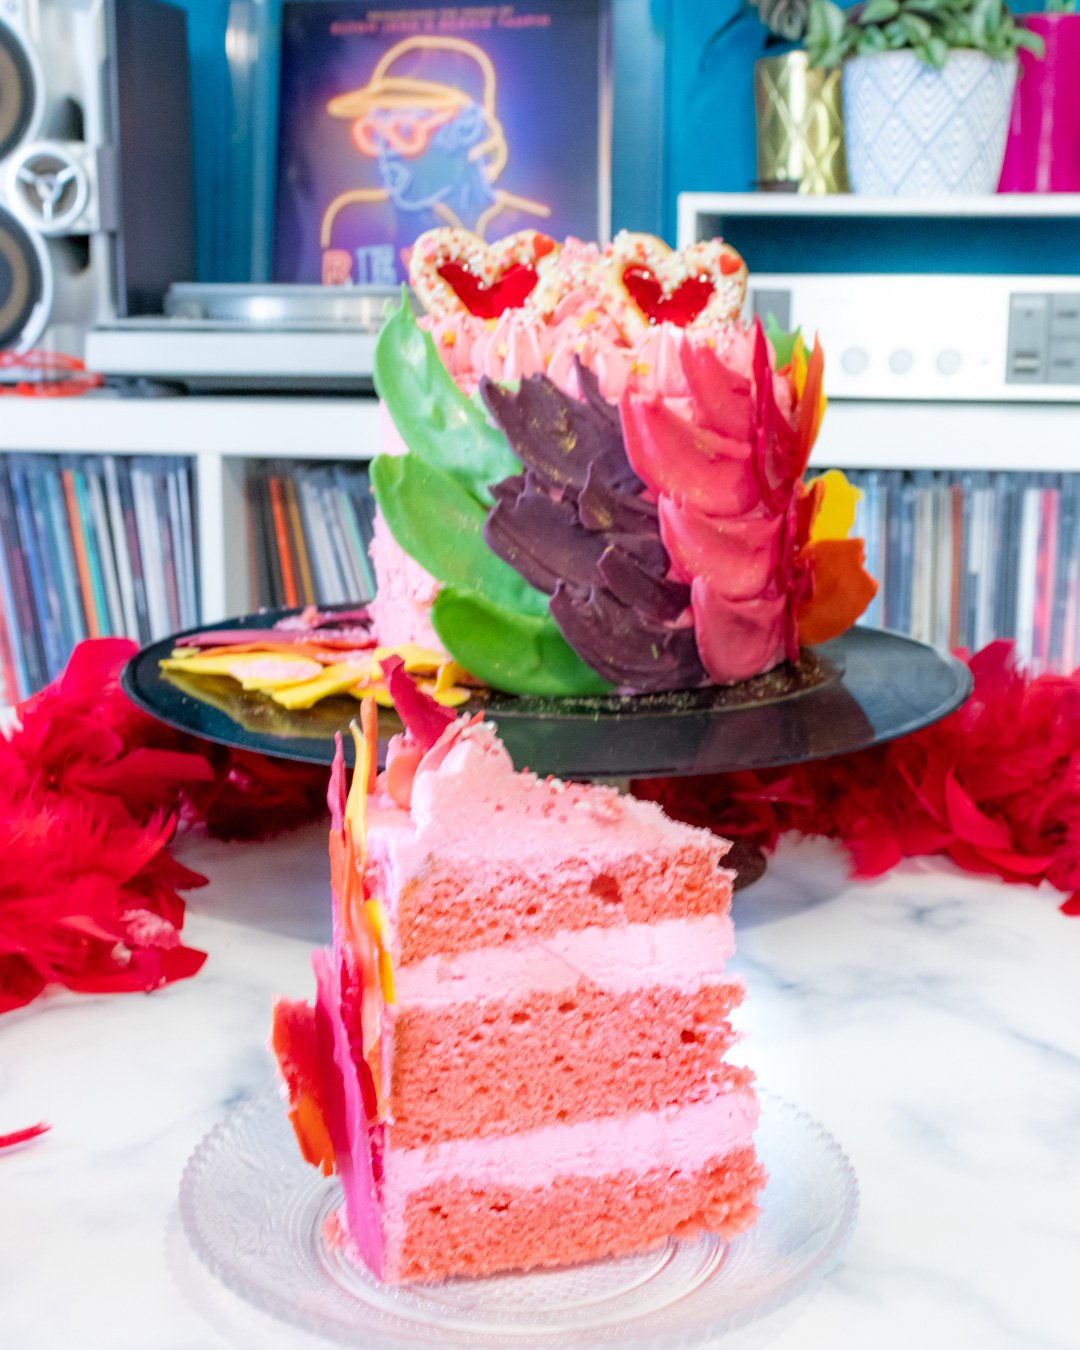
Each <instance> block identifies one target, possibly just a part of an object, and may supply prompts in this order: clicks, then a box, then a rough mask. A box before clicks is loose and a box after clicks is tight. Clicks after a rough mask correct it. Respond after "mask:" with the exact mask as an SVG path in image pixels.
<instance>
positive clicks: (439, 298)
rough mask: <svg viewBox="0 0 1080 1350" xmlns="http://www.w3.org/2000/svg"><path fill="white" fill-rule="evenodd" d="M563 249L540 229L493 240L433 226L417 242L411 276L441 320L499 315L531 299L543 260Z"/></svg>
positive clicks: (428, 307) (427, 305)
mask: <svg viewBox="0 0 1080 1350" xmlns="http://www.w3.org/2000/svg"><path fill="white" fill-rule="evenodd" d="M558 248H559V245H558V244H557V243H556V242H555V240H554V239H551V238H549V237H548V235H546V234H541V233H540V232H539V231H538V230H519V231H518V232H517V234H508V235H507V236H506V238H505V239H499V240H497V241H496V242H495V243H493V244H485V243H484V241H483V240H482V239H478V238H477V237H476V235H475V234H470V233H469V231H468V230H460V229H451V228H449V227H444V228H441V229H437V230H428V231H427V233H426V234H422V235H421V236H420V238H419V239H418V240H417V241H416V243H415V244H414V245H413V248H412V254H411V256H410V258H409V281H410V282H411V284H412V287H413V290H414V291H415V292H416V294H417V295H418V296H419V298H420V302H421V303H422V304H423V306H424V308H425V309H426V310H427V312H428V313H429V314H431V315H432V316H433V317H434V318H436V319H443V318H446V317H447V316H448V315H450V314H463V313H466V312H467V313H469V314H475V315H476V316H477V317H478V318H481V319H497V318H498V317H499V315H500V314H502V312H503V311H504V310H506V309H516V308H518V307H519V306H521V305H523V304H524V303H525V301H526V300H527V299H528V298H529V296H530V295H531V294H532V292H533V290H534V289H535V287H536V282H537V278H538V273H537V266H538V264H539V263H540V260H541V259H542V258H546V257H549V256H550V255H551V254H553V253H557V252H558Z"/></svg>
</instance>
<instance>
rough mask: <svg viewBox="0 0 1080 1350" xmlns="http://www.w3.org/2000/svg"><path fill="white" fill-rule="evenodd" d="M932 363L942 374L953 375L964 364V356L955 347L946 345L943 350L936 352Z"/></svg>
mask: <svg viewBox="0 0 1080 1350" xmlns="http://www.w3.org/2000/svg"><path fill="white" fill-rule="evenodd" d="M934 364H935V365H936V366H937V368H938V371H939V372H940V373H941V374H942V375H955V374H956V372H957V371H958V370H959V369H960V367H961V366H962V365H963V364H964V358H963V357H962V356H961V355H960V353H959V352H958V351H957V350H956V349H955V348H953V347H946V348H945V350H944V351H943V352H938V354H937V360H936V361H935V362H934Z"/></svg>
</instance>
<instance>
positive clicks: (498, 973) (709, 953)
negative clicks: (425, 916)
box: [394, 914, 735, 1009]
mask: <svg viewBox="0 0 1080 1350" xmlns="http://www.w3.org/2000/svg"><path fill="white" fill-rule="evenodd" d="M734 950H735V939H734V933H733V930H732V925H731V920H730V918H728V917H727V916H726V915H725V916H724V917H720V916H719V915H716V914H708V915H703V916H701V917H696V918H691V919H665V920H663V921H661V922H660V923H654V924H643V923H632V924H626V925H624V926H623V927H618V928H583V929H577V930H566V931H564V932H560V933H555V934H553V935H552V936H551V937H548V938H545V939H543V940H542V941H538V942H522V943H518V944H516V945H514V946H512V947H484V948H480V949H479V950H474V951H467V952H461V953H459V954H458V955H456V956H454V957H450V958H447V957H444V956H441V955H440V956H429V957H427V958H425V959H424V960H423V961H416V962H413V963H412V964H410V965H407V966H401V967H399V969H398V970H397V971H396V973H395V977H394V980H395V989H396V998H397V1005H398V1007H399V1008H405V1007H411V1006H418V1007H422V1008H426V1009H434V1008H439V1007H443V1006H446V1005H448V1004H452V1003H459V1002H462V1001H469V1002H472V1001H474V1000H475V1001H480V1002H483V1001H484V1000H487V999H502V998H509V997H512V996H515V995H519V994H522V993H523V992H526V991H540V992H558V991H559V990H563V989H569V988H574V987H575V986H576V985H577V984H578V983H579V982H580V981H581V980H585V981H587V982H588V983H589V984H590V985H594V986H596V987H597V988H599V989H602V990H604V992H605V993H610V994H616V995H618V994H624V993H629V992H631V991H632V990H637V989H646V988H652V987H654V986H657V985H659V986H662V987H664V988H666V989H671V990H673V991H679V992H684V993H692V992H695V991H696V990H698V989H700V988H701V987H702V986H703V985H707V984H721V983H723V981H724V965H725V963H726V962H727V961H728V960H729V959H730V958H731V955H732V953H733V952H734Z"/></svg>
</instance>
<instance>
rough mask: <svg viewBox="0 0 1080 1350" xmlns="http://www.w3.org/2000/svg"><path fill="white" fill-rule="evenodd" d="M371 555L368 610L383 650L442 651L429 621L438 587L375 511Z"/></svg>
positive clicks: (380, 514) (379, 513) (434, 580)
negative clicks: (408, 647)
mask: <svg viewBox="0 0 1080 1350" xmlns="http://www.w3.org/2000/svg"><path fill="white" fill-rule="evenodd" d="M394 434H395V435H396V434H397V433H396V432H395V433H394ZM370 553H371V562H372V565H373V566H374V568H375V585H376V591H375V598H374V600H372V602H371V604H370V605H369V606H368V609H369V610H370V611H371V617H372V619H373V620H374V623H375V631H376V633H377V634H378V635H379V642H380V643H381V644H382V645H383V646H384V647H398V646H401V645H403V644H404V643H407V642H415V643H416V644H417V646H420V647H427V648H429V649H432V650H434V651H441V650H442V643H441V642H440V641H439V638H438V636H437V634H436V632H435V630H434V628H432V626H431V619H430V617H429V615H430V613H431V606H432V605H433V604H434V602H435V597H436V596H437V595H438V593H439V583H438V581H436V579H435V578H434V577H433V576H432V575H431V573H430V572H428V571H425V569H424V568H423V567H421V566H420V564H419V563H418V562H417V561H416V560H415V559H414V558H411V557H410V556H409V554H407V553H406V552H405V550H404V549H403V548H402V547H401V545H400V544H399V543H398V542H397V540H396V539H395V538H394V536H393V535H392V534H391V533H390V528H389V526H388V525H387V524H386V521H385V520H384V519H383V517H382V512H381V511H378V510H376V512H375V524H374V529H373V532H372V539H371V549H370Z"/></svg>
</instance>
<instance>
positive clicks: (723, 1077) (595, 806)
mask: <svg viewBox="0 0 1080 1350" xmlns="http://www.w3.org/2000/svg"><path fill="white" fill-rule="evenodd" d="M399 674H400V669H399V668H398V669H395V670H393V671H391V672H389V678H390V681H391V689H392V691H393V693H394V695H395V699H396V700H397V701H398V709H399V712H400V713H401V714H402V716H403V719H404V721H405V722H406V725H407V727H408V732H407V733H406V734H405V735H404V736H400V737H396V738H395V739H394V741H392V742H391V746H390V750H389V756H388V767H387V769H386V771H385V772H384V773H383V774H380V775H379V776H378V778H377V779H375V778H374V775H373V768H374V747H375V740H374V719H373V716H372V713H373V706H374V705H373V704H365V705H364V709H365V719H364V720H365V722H366V734H364V735H358V736H357V766H358V767H357V770H356V772H355V774H354V777H353V783H352V788H351V791H350V792H349V795H348V800H347V803H346V800H345V791H344V787H345V774H344V765H343V761H342V757H341V749H340V743H339V748H338V756H337V760H336V762H335V766H334V773H333V778H332V784H331V792H330V798H331V801H330V804H331V809H332V812H333V829H332V833H331V843H330V849H331V857H332V860H333V879H334V946H333V951H332V953H331V952H318V953H316V955H315V962H314V963H315V970H316V975H317V980H318V1000H317V1003H316V1007H315V1008H314V1009H310V1008H308V1007H307V1006H306V1005H304V1004H298V1003H291V1002H288V1001H285V1000H278V1001H277V1002H276V1004H275V1015H274V1034H273V1045H274V1049H275V1052H276V1053H277V1056H278V1061H279V1065H280V1068H281V1073H282V1077H283V1079H284V1082H285V1085H286V1089H287V1093H288V1099H289V1107H290V1114H291V1118H292V1120H293V1124H294V1127H295V1128H296V1132H297V1136H298V1139H299V1141H300V1145H301V1148H302V1150H303V1152H304V1155H305V1157H306V1158H307V1159H308V1160H309V1161H310V1162H312V1163H315V1164H316V1165H321V1166H322V1167H323V1169H324V1171H327V1172H329V1171H330V1170H331V1169H334V1170H336V1171H337V1172H338V1173H339V1174H340V1176H341V1180H342V1183H343V1187H344V1192H345V1202H344V1205H343V1207H342V1211H341V1213H340V1221H341V1227H342V1231H343V1233H344V1234H346V1235H347V1238H348V1240H350V1241H351V1242H352V1243H353V1245H354V1246H355V1248H356V1251H357V1253H358V1255H359V1256H360V1258H361V1259H362V1260H363V1261H364V1263H365V1264H366V1265H367V1266H368V1267H369V1268H370V1269H371V1270H372V1271H373V1272H374V1273H375V1274H376V1275H378V1276H380V1277H381V1278H383V1279H385V1280H389V1281H411V1280H417V1281H430V1280H437V1279H440V1278H442V1277H444V1276H448V1275H455V1274H469V1275H478V1274H487V1273H491V1272H494V1271H498V1270H504V1269H510V1268H518V1267H522V1268H523V1267H530V1266H538V1265H551V1264H560V1263H565V1262H573V1261H580V1260H585V1259H589V1258H595V1257H604V1256H609V1255H614V1254H619V1253H624V1252H629V1251H634V1250H637V1249H641V1248H645V1247H649V1246H651V1245H654V1244H656V1243H658V1242H660V1241H661V1240H662V1239H664V1238H665V1237H667V1236H669V1235H672V1234H675V1235H679V1236H688V1235H692V1234H694V1233H697V1232H700V1231H708V1232H714V1233H719V1234H721V1235H722V1236H724V1237H731V1236H734V1234H736V1233H738V1232H741V1231H742V1230H743V1229H744V1228H746V1227H748V1226H749V1225H750V1224H751V1223H753V1221H754V1219H755V1217H756V1215H757V1212H758V1211H757V1207H756V1204H755V1197H756V1194H757V1192H758V1190H759V1189H760V1187H761V1186H762V1184H763V1182H764V1173H763V1171H762V1169H761V1167H760V1165H759V1163H758V1162H757V1160H756V1158H755V1154H754V1148H753V1143H752V1134H753V1130H754V1127H755V1124H756V1121H757V1114H758V1108H757V1102H756V1100H755V1097H754V1094H753V1092H752V1090H751V1086H750V1083H751V1075H750V1073H749V1071H747V1070H746V1069H742V1068H736V1067H733V1066H730V1065H728V1064H726V1063H725V1062H724V1056H725V1053H726V1051H727V1050H728V1048H729V1046H730V1045H731V1044H732V1041H733V1039H734V1036H733V1032H732V1029H731V1026H730V1024H729V1022H728V1016H729V1013H730V1012H731V1010H732V1008H733V1007H735V1005H736V1004H737V1003H738V1002H739V1001H740V999H741V998H742V995H743V987H742V984H741V982H740V981H739V980H737V979H733V978H731V977H726V976H725V974H724V966H725V962H726V961H727V959H728V958H729V957H730V955H731V953H732V950H733V941H732V928H731V920H730V917H729V906H730V899H731V883H732V877H733V874H732V873H730V872H728V871H726V870H725V869H724V868H723V866H722V859H723V856H724V853H725V852H726V850H727V847H728V845H727V844H726V843H725V842H723V841H722V840H718V839H717V838H716V837H715V836H714V835H712V834H710V833H708V832H707V831H705V830H699V829H695V828H692V827H689V826H686V825H681V824H678V823H676V822H674V821H672V820H669V819H668V818H667V817H666V816H665V815H664V814H663V813H662V811H660V809H659V808H658V807H656V806H655V805H654V804H652V803H649V802H642V801H637V800H635V799H634V798H630V797H623V796H620V795H619V794H618V793H617V792H616V791H615V790H614V789H612V788H607V787H592V786H586V785H582V784H576V783H575V784H570V783H562V782H559V781H558V780H554V779H548V780H544V779H540V778H538V777H537V776H536V775H535V774H531V773H528V772H523V773H516V772H515V771H514V768H513V765H512V764H511V762H510V759H509V756H508V755H507V753H506V751H505V750H504V748H503V746H502V744H501V743H500V741H499V740H498V738H497V736H496V734H495V730H494V728H493V726H492V725H491V724H490V723H486V722H483V721H481V720H479V719H478V718H474V719H472V720H470V719H468V718H459V719H458V720H456V721H453V720H451V719H452V715H451V714H448V713H447V712H446V711H445V710H443V709H441V708H438V707H437V706H436V705H435V704H433V703H432V702H431V701H430V700H429V699H427V698H426V697H425V696H424V695H423V694H422V693H420V692H419V691H418V690H416V689H415V687H414V686H412V685H411V684H409V683H408V681H407V680H404V679H403V678H397V676H398V675H399ZM355 734H356V733H355V732H354V735H355Z"/></svg>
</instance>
